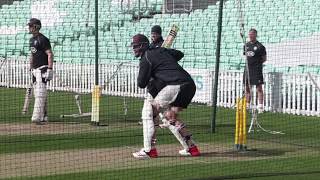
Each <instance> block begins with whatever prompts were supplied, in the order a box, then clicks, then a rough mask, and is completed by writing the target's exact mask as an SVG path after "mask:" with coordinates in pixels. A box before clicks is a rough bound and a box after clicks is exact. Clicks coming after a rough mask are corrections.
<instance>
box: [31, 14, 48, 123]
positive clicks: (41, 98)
mask: <svg viewBox="0 0 320 180" xmlns="http://www.w3.org/2000/svg"><path fill="white" fill-rule="evenodd" d="M27 25H28V26H29V33H30V34H32V37H31V38H30V50H31V56H30V71H31V73H32V80H33V88H34V98H35V102H34V108H33V114H32V118H31V120H32V122H34V123H36V124H41V123H43V122H47V121H48V114H47V103H48V102H47V88H46V86H47V82H48V81H50V80H52V78H53V71H52V68H53V53H52V51H51V45H50V41H49V39H48V38H47V37H45V36H44V35H43V34H41V33H40V32H39V31H40V29H41V21H40V20H39V19H36V18H32V19H30V20H29V23H28V24H27Z"/></svg>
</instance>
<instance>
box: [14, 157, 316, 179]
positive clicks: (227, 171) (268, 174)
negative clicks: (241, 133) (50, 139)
mask: <svg viewBox="0 0 320 180" xmlns="http://www.w3.org/2000/svg"><path fill="white" fill-rule="evenodd" d="M319 158H320V156H314V157H311V158H305V157H298V158H297V157H295V158H286V159H277V160H257V161H234V162H223V163H222V162H220V163H219V162H210V163H196V162H195V163H194V164H190V165H179V164H165V165H163V166H157V167H149V168H148V167H145V168H132V169H125V170H111V171H110V170H109V171H108V170H101V171H91V172H84V173H71V174H63V175H54V176H41V177H33V178H27V177H23V178H22V179H26V180H28V179H32V180H54V179H59V180H64V179H77V180H86V179H108V180H109V179H130V180H141V179H154V180H162V179H163V180H167V179H175V180H179V179H238V178H239V177H243V178H249V177H252V178H253V179H256V178H259V177H260V178H262V177H264V178H271V179H273V177H277V176H281V178H282V179H289V178H291V176H292V174H293V175H295V174H299V173H303V174H304V176H306V177H317V175H318V174H319V173H320V169H319V165H320V162H319V160H320V159H319ZM147 163H150V161H148V160H147V161H146V164H147ZM280 169H281V170H280ZM314 172H318V173H314ZM308 173H310V174H308ZM237 177H238V178H237ZM16 179H19V178H16Z"/></svg>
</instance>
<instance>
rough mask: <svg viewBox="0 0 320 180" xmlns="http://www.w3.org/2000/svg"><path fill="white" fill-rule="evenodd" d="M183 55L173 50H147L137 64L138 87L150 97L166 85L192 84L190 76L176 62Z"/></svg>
mask: <svg viewBox="0 0 320 180" xmlns="http://www.w3.org/2000/svg"><path fill="white" fill-rule="evenodd" d="M183 56H184V54H183V53H182V52H181V51H178V50H175V49H166V48H151V49H149V50H147V51H146V52H145V53H144V55H143V56H142V58H141V59H140V64H139V75H138V86H139V87H140V88H145V87H147V86H148V91H149V93H150V94H151V95H152V96H154V97H155V96H156V94H158V92H159V91H160V90H161V89H162V88H163V87H164V86H166V85H179V84H183V83H188V82H193V79H192V78H191V76H190V74H189V73H188V72H187V71H185V70H184V69H183V68H182V67H181V66H180V65H179V64H178V61H179V60H181V59H182V58H183Z"/></svg>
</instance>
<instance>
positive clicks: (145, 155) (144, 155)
mask: <svg viewBox="0 0 320 180" xmlns="http://www.w3.org/2000/svg"><path fill="white" fill-rule="evenodd" d="M132 155H133V157H135V158H137V159H149V158H157V157H158V152H157V149H156V148H153V149H151V150H150V151H149V152H145V151H144V149H143V148H142V149H141V150H140V151H138V152H135V153H132Z"/></svg>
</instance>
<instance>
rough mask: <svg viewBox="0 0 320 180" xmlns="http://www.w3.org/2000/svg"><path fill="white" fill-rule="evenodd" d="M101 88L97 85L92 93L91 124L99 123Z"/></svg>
mask: <svg viewBox="0 0 320 180" xmlns="http://www.w3.org/2000/svg"><path fill="white" fill-rule="evenodd" d="M100 97H101V88H100V86H99V85H96V86H94V88H93V91H92V113H91V122H94V123H99V112H100Z"/></svg>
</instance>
